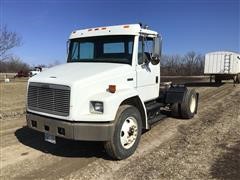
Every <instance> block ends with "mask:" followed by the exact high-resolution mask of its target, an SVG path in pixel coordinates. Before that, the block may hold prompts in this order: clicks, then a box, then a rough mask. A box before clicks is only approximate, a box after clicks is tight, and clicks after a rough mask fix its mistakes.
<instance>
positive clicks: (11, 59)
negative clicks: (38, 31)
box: [0, 26, 204, 76]
mask: <svg viewBox="0 0 240 180" xmlns="http://www.w3.org/2000/svg"><path fill="white" fill-rule="evenodd" d="M20 45H21V38H20V37H19V36H18V34H17V33H16V32H12V31H9V30H8V29H7V27H6V26H1V27H0V72H3V73H6V72H8V73H10V72H18V71H29V70H30V69H32V67H31V66H30V65H29V64H27V63H25V62H23V61H22V60H21V59H20V58H19V57H16V56H14V55H13V54H11V53H10V51H11V49H13V48H15V47H18V46H20ZM57 64H59V62H58V61H55V62H54V63H53V64H51V65H41V66H42V67H51V66H54V65H57ZM160 64H161V75H164V76H194V75H202V74H203V71H204V70H203V69H204V56H203V55H202V54H197V53H196V52H194V51H192V52H188V53H186V54H185V55H163V56H162V58H161V63H160Z"/></svg>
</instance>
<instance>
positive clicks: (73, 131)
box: [26, 112, 114, 141]
mask: <svg viewBox="0 0 240 180" xmlns="http://www.w3.org/2000/svg"><path fill="white" fill-rule="evenodd" d="M26 119H27V125H28V127H29V128H32V129H34V130H37V131H40V132H48V133H50V134H52V135H55V136H58V137H63V138H66V139H73V140H85V141H108V140H110V137H111V135H112V133H113V131H114V122H100V123H96V122H93V123H92V122H80V121H76V122H72V121H71V122H67V121H63V120H60V119H54V118H51V117H46V116H41V115H37V114H32V113H29V112H27V115H26Z"/></svg>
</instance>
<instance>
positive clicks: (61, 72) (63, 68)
mask: <svg viewBox="0 0 240 180" xmlns="http://www.w3.org/2000/svg"><path fill="white" fill-rule="evenodd" d="M131 68H132V67H131V66H130V65H127V64H117V63H85V62H84V63H67V64H62V65H58V66H55V67H53V68H50V69H47V70H45V71H43V72H41V73H39V74H37V75H36V76H34V77H32V78H30V79H29V82H42V83H52V84H64V85H69V86H71V85H72V84H73V83H74V82H80V81H85V80H94V81H98V80H100V78H101V77H106V76H107V75H110V74H111V75H118V76H119V75H120V76H121V74H123V73H124V72H129V71H130V69H131Z"/></svg>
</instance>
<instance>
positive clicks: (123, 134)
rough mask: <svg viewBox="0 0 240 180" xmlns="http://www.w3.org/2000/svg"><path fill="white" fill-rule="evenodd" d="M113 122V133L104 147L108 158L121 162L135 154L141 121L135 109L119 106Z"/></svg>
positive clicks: (129, 106) (140, 130) (128, 106)
mask: <svg viewBox="0 0 240 180" xmlns="http://www.w3.org/2000/svg"><path fill="white" fill-rule="evenodd" d="M115 121H116V124H115V130H114V133H113V135H112V137H111V140H110V141H107V142H105V144H104V147H105V150H106V152H107V154H108V155H109V156H111V157H112V158H113V159H117V160H121V159H125V158H127V157H129V156H131V155H132V154H133V153H134V152H135V150H136V148H137V146H138V144H139V141H140V137H141V133H142V119H141V115H140V112H139V111H138V109H137V108H136V107H134V106H131V105H123V106H120V108H119V110H118V113H117V115H116V118H115Z"/></svg>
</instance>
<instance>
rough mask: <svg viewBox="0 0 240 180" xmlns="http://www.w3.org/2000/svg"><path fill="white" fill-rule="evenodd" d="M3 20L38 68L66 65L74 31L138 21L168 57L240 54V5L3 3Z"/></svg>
mask: <svg viewBox="0 0 240 180" xmlns="http://www.w3.org/2000/svg"><path fill="white" fill-rule="evenodd" d="M0 16H1V19H0V20H1V25H7V27H8V29H9V30H11V31H15V32H17V33H18V34H19V35H20V36H21V38H22V45H21V46H20V47H18V48H15V49H13V53H14V54H15V55H16V56H19V57H20V58H21V59H22V60H23V61H25V62H27V63H30V64H34V65H37V64H50V63H53V62H54V61H60V62H65V60H66V41H67V39H68V37H69V34H70V32H71V31H73V30H75V29H82V28H88V27H95V26H107V25H117V24H127V23H138V22H143V23H146V24H148V25H149V26H150V28H151V29H153V30H156V31H158V32H160V33H161V34H162V36H163V53H164V54H185V53H187V52H189V51H196V52H198V53H206V52H209V51H216V50H231V51H240V0H148V1H147V0H142V1H141V0H138V1H137V0H115V1H113V0H103V1H97V0H88V1H87V0H82V1H81V0H78V1H77V0H63V1H60V0H59V1H56V0H38V1H34V0H0Z"/></svg>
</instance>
